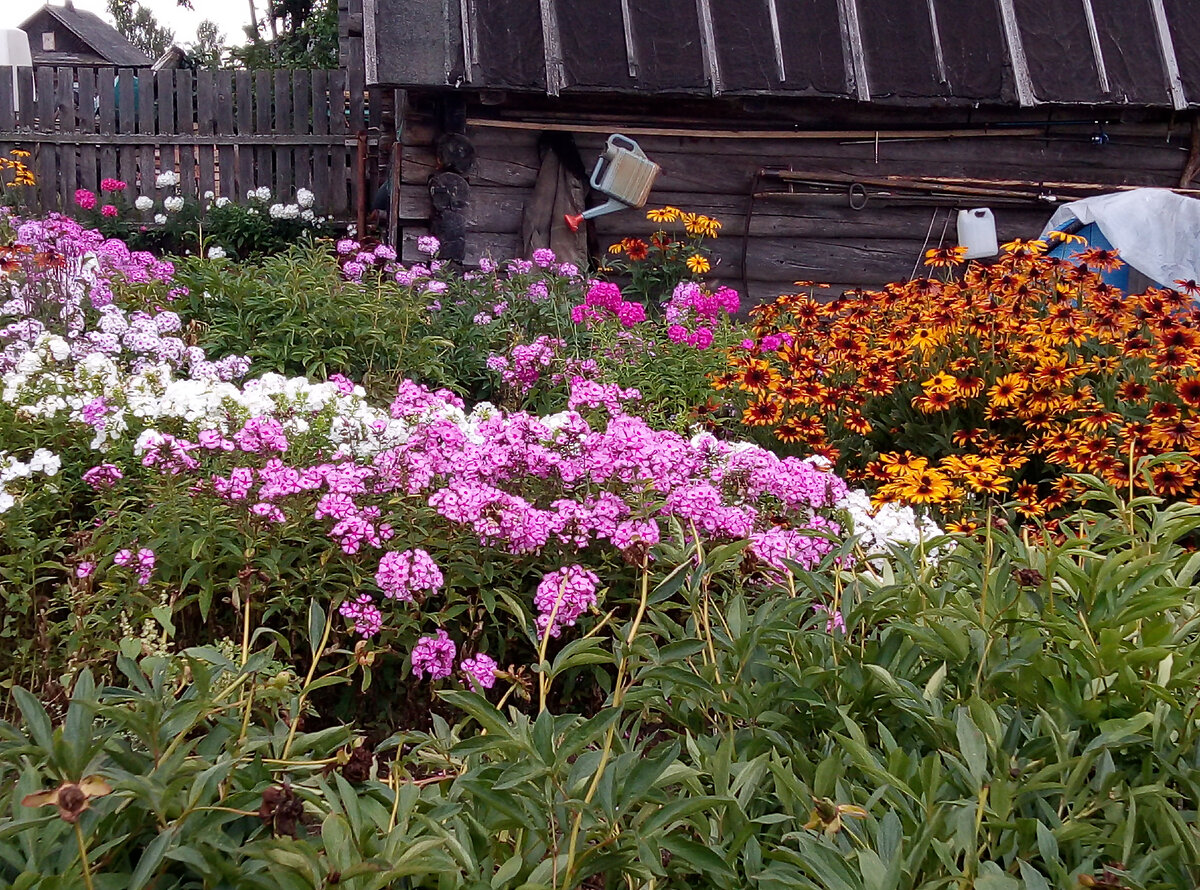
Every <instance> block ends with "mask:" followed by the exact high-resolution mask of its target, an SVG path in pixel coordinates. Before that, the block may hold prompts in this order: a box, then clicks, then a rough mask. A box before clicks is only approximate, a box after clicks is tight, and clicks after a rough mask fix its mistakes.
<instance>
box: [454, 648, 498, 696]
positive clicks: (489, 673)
mask: <svg viewBox="0 0 1200 890" xmlns="http://www.w3.org/2000/svg"><path fill="white" fill-rule="evenodd" d="M458 667H459V669H460V670H461V671H462V672H463V674H464V675H465V677H466V681H467V683H469V684H470V685H471V686H473V687H474V688H475V691H476V692H478V691H479V690H480V689H481V688H482V689H491V688H492V687H493V686H495V685H496V668H497V665H496V659H494V658H492V657H491V656H490V655H485V654H484V653H483V652H479V653H477V654H476V655H473V656H472V657H471V658H465V659H463V661H462V662H461V663H460V664H459V666H458Z"/></svg>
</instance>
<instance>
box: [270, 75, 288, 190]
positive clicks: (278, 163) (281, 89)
mask: <svg viewBox="0 0 1200 890" xmlns="http://www.w3.org/2000/svg"><path fill="white" fill-rule="evenodd" d="M272 132H273V133H275V134H289V133H291V132H292V73H291V72H290V71H284V70H280V71H276V72H275V124H274V129H273V130H272ZM274 191H275V200H276V201H280V202H282V203H284V204H287V203H289V201H290V200H291V193H292V146H290V145H280V144H279V143H276V144H275V188H274Z"/></svg>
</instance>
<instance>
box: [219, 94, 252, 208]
mask: <svg viewBox="0 0 1200 890" xmlns="http://www.w3.org/2000/svg"><path fill="white" fill-rule="evenodd" d="M234 85H235V86H236V87H237V131H238V133H239V134H241V135H249V134H250V133H253V132H254V98H253V95H254V94H253V92H252V89H253V79H252V78H251V76H250V72H249V71H238V72H237V73H236V74H235V75H234ZM237 171H238V173H237V175H238V180H237V185H235V186H234V187H233V188H231V189H230V190H229V191H228V192H224V194H227V195H229V197H231V198H239V197H242V196H244V195H245V194H246V192H248V191H249V190H250V189H252V188H254V149H252V148H251V147H250V146H248V145H239V146H238V149H237Z"/></svg>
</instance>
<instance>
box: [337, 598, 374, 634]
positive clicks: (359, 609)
mask: <svg viewBox="0 0 1200 890" xmlns="http://www.w3.org/2000/svg"><path fill="white" fill-rule="evenodd" d="M338 613H339V614H340V615H341V616H342V617H343V618H346V619H348V620H350V621H352V622H354V632H355V633H356V634H359V635H360V636H363V637H373V636H375V634H377V633H379V630H380V628H382V627H383V613H382V612H380V611H379V608H378V607H377V606H376V605H375V602H374V600H373V599H372V598H371V595H370V594H369V593H363V594H359V595H358V596H357V597H355V598H354V599H352V600H351V599H348V600H345V601H344V602H343V603H342V604H341V606H339V607H338Z"/></svg>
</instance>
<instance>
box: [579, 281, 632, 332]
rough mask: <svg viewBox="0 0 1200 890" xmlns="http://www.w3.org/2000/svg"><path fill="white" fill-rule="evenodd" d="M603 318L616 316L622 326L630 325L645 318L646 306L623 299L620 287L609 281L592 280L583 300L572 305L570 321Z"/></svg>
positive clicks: (583, 321) (581, 322) (583, 322)
mask: <svg viewBox="0 0 1200 890" xmlns="http://www.w3.org/2000/svg"><path fill="white" fill-rule="evenodd" d="M605 318H616V319H617V320H618V321H619V322H620V323H621V324H622V325H623V326H624V327H627V328H628V327H632V326H633V325H635V324H639V323H640V322H643V321H645V320H646V307H645V306H643V305H642V304H641V303H636V302H633V301H627V300H625V298H624V297H622V296H621V288H619V287H618V286H617V285H615V284H613V283H612V282H611V281H592V282H590V283H589V287H588V291H587V293H586V294H585V295H584V298H583V302H582V303H581V304H580V305H578V306H574V307H572V309H571V321H572V322H574V323H575V324H586V323H590V322H593V321H601V320H603V319H605Z"/></svg>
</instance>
